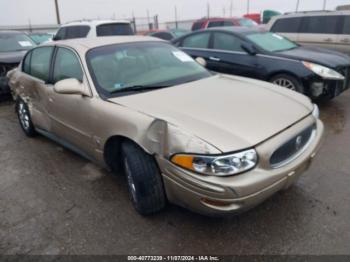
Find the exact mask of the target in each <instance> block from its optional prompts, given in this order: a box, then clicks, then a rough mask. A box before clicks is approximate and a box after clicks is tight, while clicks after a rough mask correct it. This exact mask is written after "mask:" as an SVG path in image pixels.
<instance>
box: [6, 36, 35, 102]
mask: <svg viewBox="0 0 350 262" xmlns="http://www.w3.org/2000/svg"><path fill="white" fill-rule="evenodd" d="M34 46H35V43H34V42H33V41H32V40H31V39H30V38H29V37H28V36H27V35H26V34H25V33H21V32H16V31H1V32H0V100H3V99H5V98H6V97H8V96H9V95H10V89H9V87H8V84H7V77H6V74H7V72H8V71H10V70H11V69H13V68H15V67H16V66H17V65H18V64H19V63H20V62H21V60H22V58H23V56H24V55H25V54H26V52H27V51H28V50H29V49H31V48H33V47H34Z"/></svg>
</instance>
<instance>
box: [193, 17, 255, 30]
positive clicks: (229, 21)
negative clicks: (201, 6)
mask: <svg viewBox="0 0 350 262" xmlns="http://www.w3.org/2000/svg"><path fill="white" fill-rule="evenodd" d="M256 25H258V24H257V23H256V22H255V21H253V20H251V19H249V18H244V17H232V18H203V19H200V20H198V21H196V22H194V23H193V25H192V31H197V30H202V29H206V28H211V27H222V26H248V27H249V26H256Z"/></svg>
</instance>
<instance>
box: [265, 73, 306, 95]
mask: <svg viewBox="0 0 350 262" xmlns="http://www.w3.org/2000/svg"><path fill="white" fill-rule="evenodd" d="M270 82H271V83H273V84H275V85H279V86H282V87H284V88H287V89H290V90H293V91H296V92H299V93H302V94H303V93H304V87H303V85H302V84H301V83H300V81H299V80H298V79H297V78H295V77H294V76H291V75H287V74H279V75H276V76H274V77H272V78H271V79H270Z"/></svg>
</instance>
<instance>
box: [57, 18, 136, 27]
mask: <svg viewBox="0 0 350 262" xmlns="http://www.w3.org/2000/svg"><path fill="white" fill-rule="evenodd" d="M114 23H125V24H130V21H128V20H80V21H72V22H68V23H65V24H63V25H62V27H65V26H73V25H90V26H98V25H101V24H114Z"/></svg>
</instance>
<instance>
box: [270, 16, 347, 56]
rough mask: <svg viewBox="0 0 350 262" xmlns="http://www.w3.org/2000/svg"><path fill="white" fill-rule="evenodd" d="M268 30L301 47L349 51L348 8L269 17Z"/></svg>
mask: <svg viewBox="0 0 350 262" xmlns="http://www.w3.org/2000/svg"><path fill="white" fill-rule="evenodd" d="M268 30H270V31H271V32H276V33H279V34H282V35H284V36H286V37H288V38H289V39H291V40H292V41H295V42H297V43H299V44H301V45H305V46H315V47H324V48H329V49H333V50H336V51H339V52H343V53H346V54H350V11H332V12H329V11H322V12H301V13H293V14H288V15H282V16H276V17H273V18H272V19H271V20H270V22H269V23H268Z"/></svg>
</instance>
